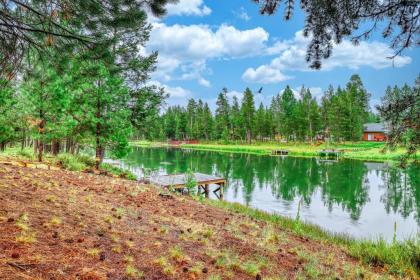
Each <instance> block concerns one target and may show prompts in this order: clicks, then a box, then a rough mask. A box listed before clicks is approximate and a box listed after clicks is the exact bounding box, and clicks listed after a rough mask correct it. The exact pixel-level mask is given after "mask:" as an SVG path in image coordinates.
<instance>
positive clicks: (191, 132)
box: [186, 98, 197, 139]
mask: <svg viewBox="0 0 420 280" xmlns="http://www.w3.org/2000/svg"><path fill="white" fill-rule="evenodd" d="M196 123H197V103H196V102H195V100H194V99H193V98H191V99H190V100H188V105H187V131H186V132H187V138H188V139H194V138H195V137H196V129H195V128H196Z"/></svg>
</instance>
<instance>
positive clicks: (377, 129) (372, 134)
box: [363, 123, 388, 141]
mask: <svg viewBox="0 0 420 280" xmlns="http://www.w3.org/2000/svg"><path fill="white" fill-rule="evenodd" d="M387 137H388V130H387V128H386V126H385V124H383V123H365V124H364V125H363V140H364V141H386V139H387Z"/></svg>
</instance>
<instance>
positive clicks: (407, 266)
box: [349, 237, 420, 277]
mask: <svg viewBox="0 0 420 280" xmlns="http://www.w3.org/2000/svg"><path fill="white" fill-rule="evenodd" d="M419 240H420V238H418V237H417V239H412V240H406V241H404V242H393V243H391V244H388V243H387V242H386V241H385V240H383V239H379V240H378V241H376V242H371V241H355V242H352V243H350V245H349V252H350V254H351V255H352V256H354V257H356V258H359V259H361V260H362V261H363V262H364V263H366V264H370V265H375V266H387V267H388V268H389V269H390V271H391V272H392V273H395V274H399V275H400V276H401V277H410V276H415V275H419V274H420V263H419V260H420V241H419Z"/></svg>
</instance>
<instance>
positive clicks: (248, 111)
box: [241, 88, 255, 144]
mask: <svg viewBox="0 0 420 280" xmlns="http://www.w3.org/2000/svg"><path fill="white" fill-rule="evenodd" d="M254 115H255V104H254V95H253V94H252V91H251V90H250V89H249V88H246V89H245V92H244V97H243V98H242V106H241V116H242V123H243V126H244V128H245V131H246V141H247V143H248V144H251V140H252V131H253V129H254V124H255V120H254Z"/></svg>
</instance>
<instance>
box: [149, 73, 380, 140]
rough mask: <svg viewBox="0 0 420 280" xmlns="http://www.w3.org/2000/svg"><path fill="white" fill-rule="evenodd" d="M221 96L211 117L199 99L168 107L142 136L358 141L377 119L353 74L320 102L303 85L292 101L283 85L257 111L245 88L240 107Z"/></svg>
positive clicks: (236, 102)
mask: <svg viewBox="0 0 420 280" xmlns="http://www.w3.org/2000/svg"><path fill="white" fill-rule="evenodd" d="M227 93H228V90H227V89H226V88H224V89H223V90H222V92H220V93H219V95H218V97H217V101H216V111H215V114H214V116H213V115H212V114H211V112H210V110H209V109H208V105H207V103H206V104H203V102H202V101H201V100H198V101H195V100H194V99H190V100H189V101H188V105H187V107H186V108H182V107H180V106H173V107H169V108H168V110H167V111H166V112H165V113H164V114H163V115H162V116H161V117H160V119H161V121H156V122H155V124H156V125H155V126H152V127H149V128H148V130H149V131H150V133H148V135H156V136H155V137H156V138H153V137H152V140H153V139H155V140H156V139H159V140H163V139H178V140H182V139H203V140H206V141H209V140H216V141H221V143H224V144H227V143H229V142H232V141H240V142H242V143H243V142H247V143H251V142H252V140H260V141H275V140H276V141H282V142H289V141H294V142H296V141H301V142H315V141H316V140H320V139H321V140H323V141H327V142H331V141H333V142H341V141H359V140H361V139H362V134H363V124H364V123H366V122H367V121H368V120H372V119H374V120H377V116H376V117H375V116H374V114H373V113H372V112H370V108H369V98H370V95H369V94H368V93H367V91H366V89H365V88H364V86H363V83H362V81H361V78H360V77H359V76H358V75H353V76H351V77H350V80H349V82H348V83H347V85H346V87H345V88H340V87H339V88H337V89H336V90H334V89H333V88H332V87H329V89H328V90H327V91H326V92H325V94H324V96H323V97H322V99H321V102H320V104H318V101H317V100H316V99H315V98H314V97H313V96H312V93H311V92H310V90H309V89H307V88H305V87H302V88H301V90H300V94H299V96H298V97H296V94H295V92H294V90H292V88H290V86H286V88H285V89H284V90H282V91H281V92H280V93H279V94H278V95H276V96H274V97H273V98H272V101H271V104H270V106H269V107H267V108H266V107H264V105H263V104H259V107H258V109H257V110H256V109H255V104H254V96H253V93H252V91H251V90H250V89H249V88H247V89H246V90H245V92H244V95H243V98H242V100H241V104H239V101H238V98H237V97H236V96H233V98H232V100H229V99H228V94H227ZM230 101H231V102H230ZM162 134H163V135H162Z"/></svg>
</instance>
